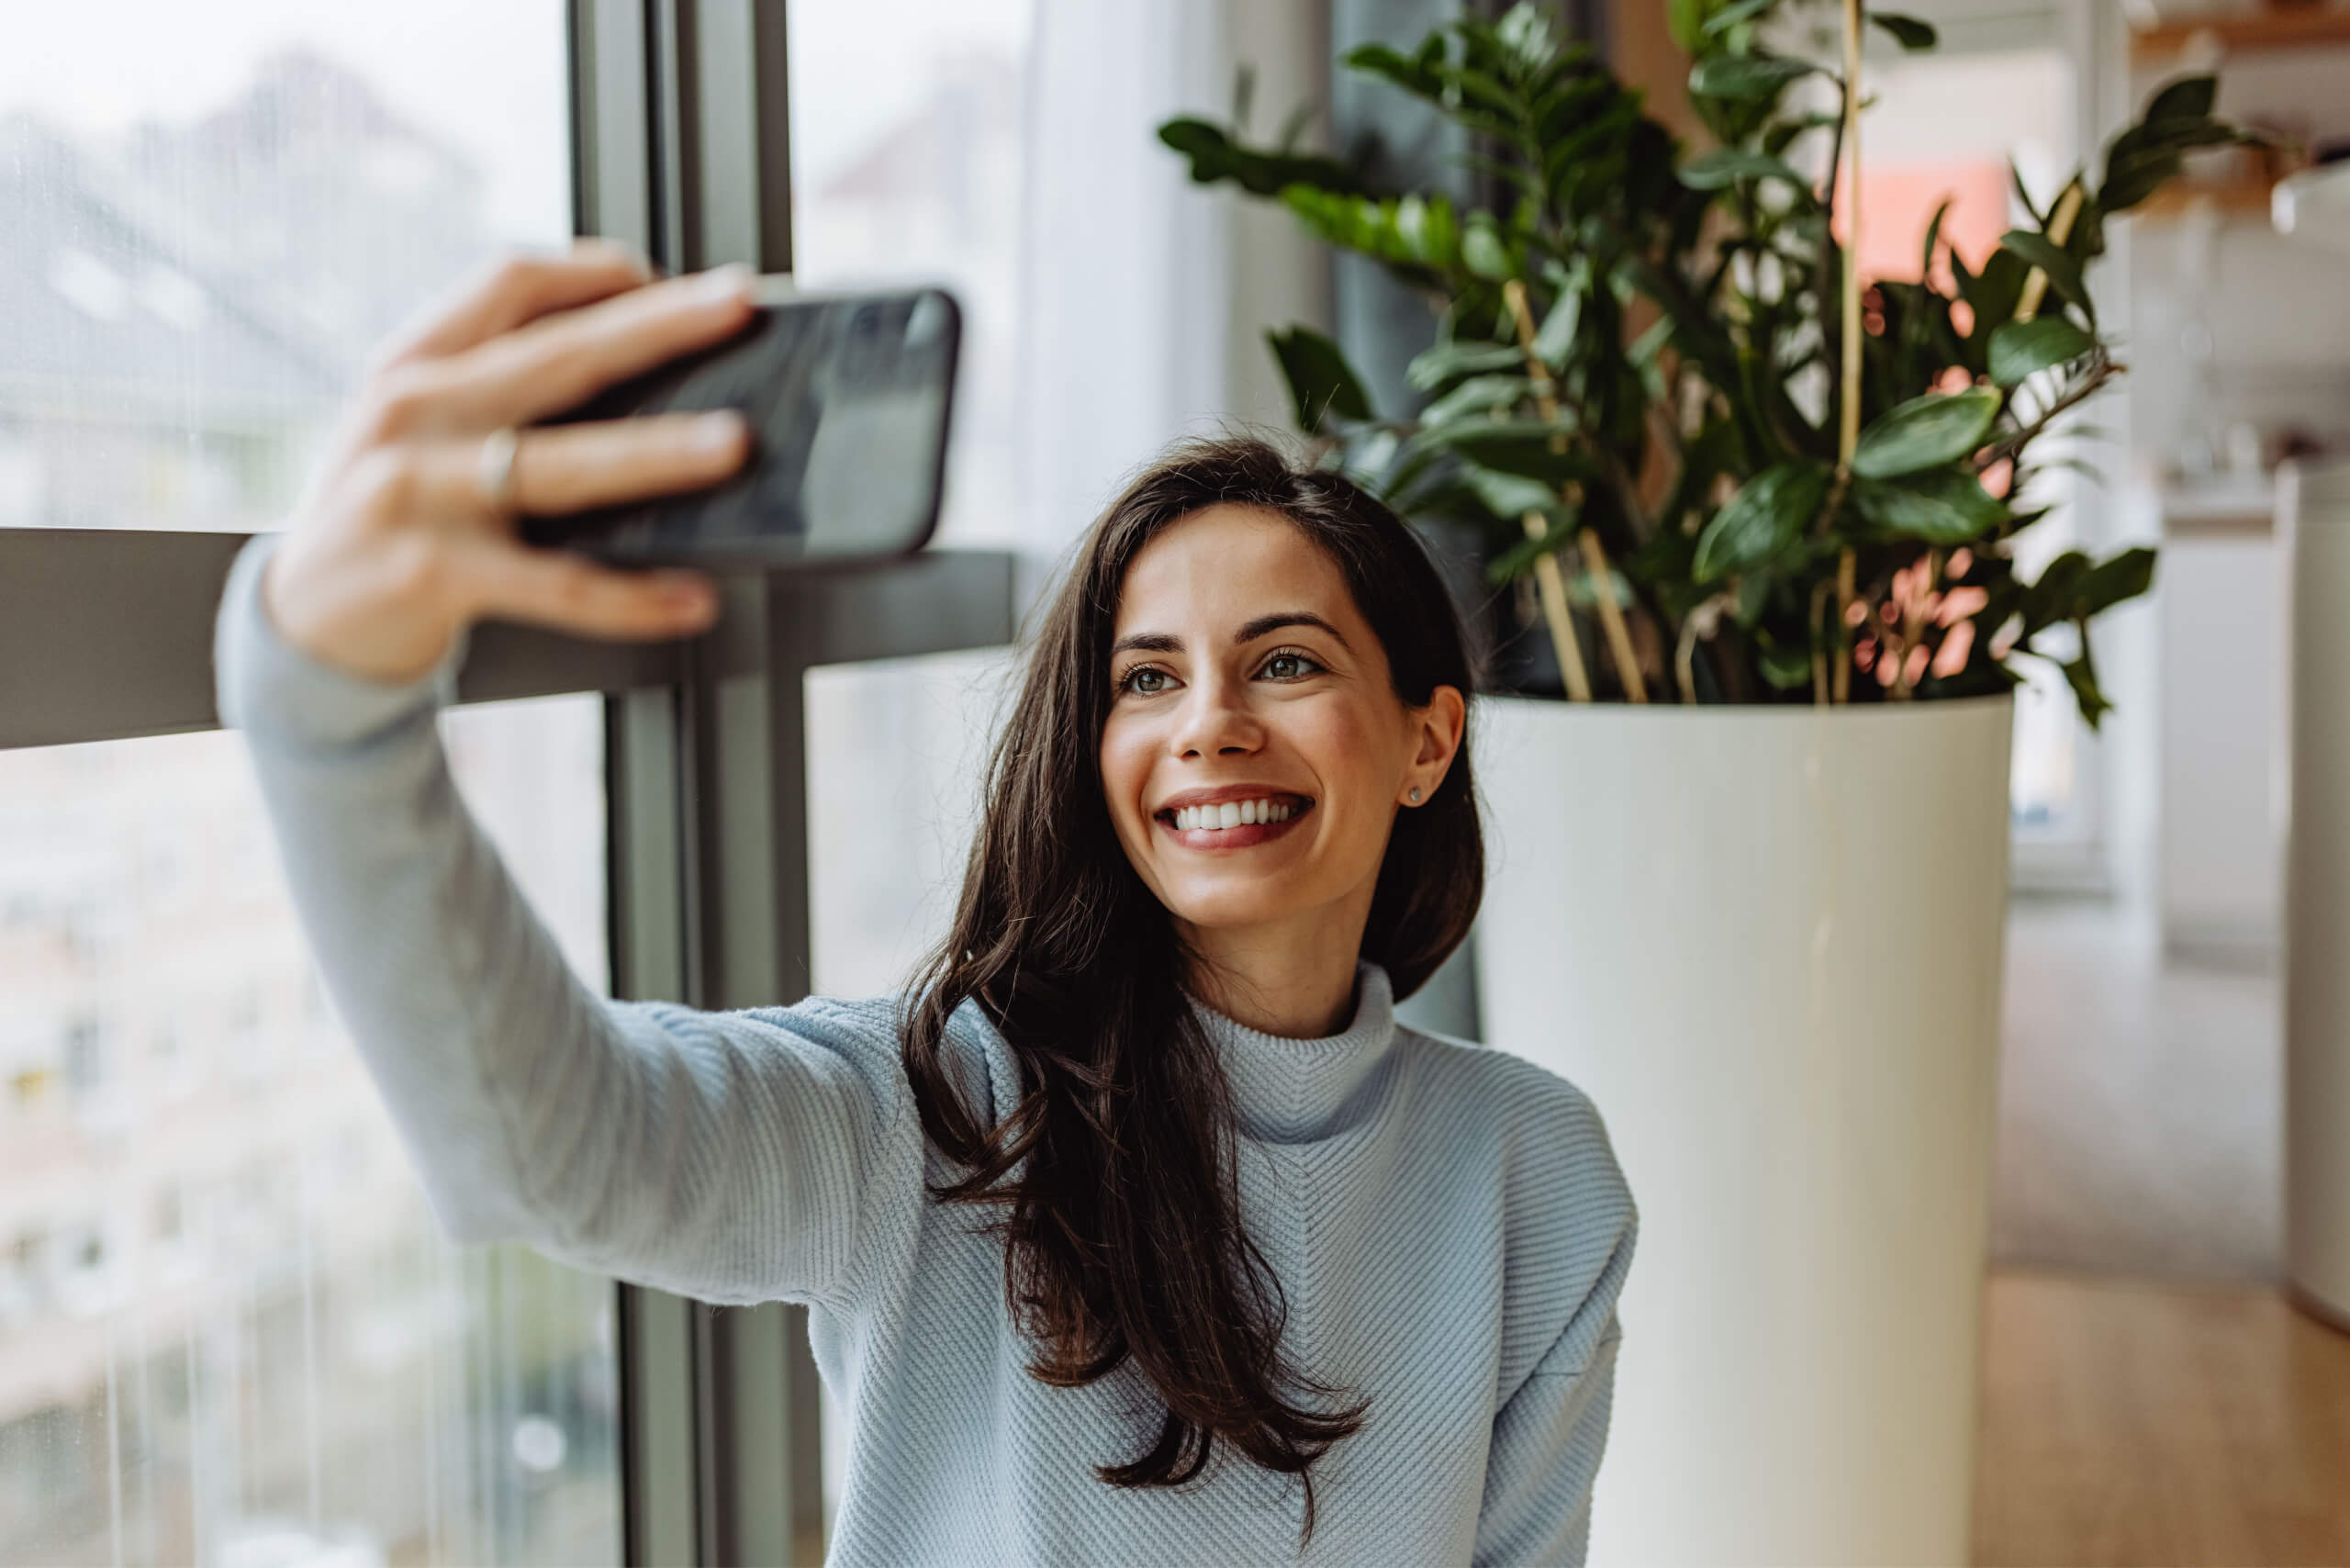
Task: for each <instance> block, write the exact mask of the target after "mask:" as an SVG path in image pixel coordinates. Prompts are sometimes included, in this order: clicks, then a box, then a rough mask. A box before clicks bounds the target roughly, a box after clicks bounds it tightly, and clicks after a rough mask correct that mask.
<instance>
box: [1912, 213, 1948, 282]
mask: <svg viewBox="0 0 2350 1568" xmlns="http://www.w3.org/2000/svg"><path fill="white" fill-rule="evenodd" d="M1957 199H1958V198H1957V197H1956V196H1944V197H1942V205H1941V206H1940V207H1936V208H1934V216H1933V220H1932V221H1931V222H1930V223H1928V224H1927V225H1926V243H1925V245H1924V247H1923V248H1922V250H1921V251H1920V252H1919V253H1920V256H1921V257H1922V259H1921V260H1920V261H1919V263H1918V275H1919V277H1920V278H1923V279H1926V280H1928V281H1931V280H1932V278H1933V275H1934V247H1935V245H1937V244H1938V243H1940V242H1941V241H1942V219H1943V218H1947V217H1949V216H1950V207H1951V203H1952V202H1953V201H1956V200H1957Z"/></svg>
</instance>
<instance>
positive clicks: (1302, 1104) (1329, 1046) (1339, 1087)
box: [1192, 962, 1395, 1143]
mask: <svg viewBox="0 0 2350 1568" xmlns="http://www.w3.org/2000/svg"><path fill="white" fill-rule="evenodd" d="M1192 1011H1193V1012H1194V1013H1195V1014H1197V1015H1198V1017H1199V1020H1200V1024H1201V1025H1202V1027H1203V1028H1204V1029H1205V1030H1206V1031H1207V1036H1208V1038H1209V1039H1211V1040H1213V1041H1214V1043H1215V1047H1216V1049H1217V1051H1218V1053H1219V1055H1220V1057H1221V1058H1222V1060H1223V1062H1224V1070H1225V1077H1226V1078H1228V1079H1229V1080H1230V1081H1231V1083H1232V1103H1233V1107H1234V1109H1235V1110H1236V1111H1237V1113H1238V1116H1239V1122H1240V1130H1241V1131H1242V1132H1243V1133H1244V1134H1246V1135H1247V1136H1248V1137H1252V1138H1255V1139H1257V1140H1258V1141H1259V1142H1262V1143H1311V1142H1314V1141H1315V1140H1317V1139H1320V1138H1326V1137H1334V1136H1336V1135H1337V1134H1338V1133H1342V1132H1344V1131H1346V1130H1347V1129H1348V1127H1351V1126H1354V1125H1355V1124H1356V1123H1357V1122H1359V1121H1360V1120H1361V1119H1362V1118H1363V1117H1364V1116H1365V1115H1368V1114H1370V1112H1371V1108H1372V1107H1373V1106H1374V1105H1376V1104H1377V1103H1378V1100H1379V1092H1380V1085H1381V1083H1382V1081H1383V1079H1384V1076H1385V1075H1384V1074H1383V1073H1382V1072H1381V1071H1380V1069H1381V1068H1382V1065H1383V1064H1384V1063H1385V1062H1386V1060H1387V1058H1388V1056H1389V1050H1388V1047H1390V1046H1391V1045H1392V1044H1393V1042H1394V1038H1395V997H1394V992H1393V989H1392V988H1391V986H1390V985H1389V982H1388V979H1387V971H1386V970H1385V969H1381V968H1380V967H1379V966H1378V965H1377V964H1372V963H1361V962H1359V963H1357V965H1356V966H1355V1014H1354V1020H1353V1022H1351V1023H1350V1024H1348V1025H1347V1027H1346V1030H1345V1031H1344V1032H1343V1033H1341V1034H1337V1035H1327V1036H1323V1037H1322V1038H1320V1039H1315V1040H1297V1039H1291V1038H1288V1037H1287V1036H1281V1035H1268V1034H1266V1033H1265V1032H1264V1031H1262V1030H1261V1029H1251V1028H1249V1027H1248V1025H1245V1024H1240V1023H1236V1022H1235V1021H1234V1020H1232V1019H1230V1018H1227V1017H1225V1015H1224V1014H1221V1013H1218V1012H1217V1011H1215V1009H1214V1008H1212V1007H1210V1006H1209V1005H1208V1004H1207V1003H1205V1002H1201V1001H1199V1000H1197V999H1196V998H1194V999H1193V1002H1192Z"/></svg>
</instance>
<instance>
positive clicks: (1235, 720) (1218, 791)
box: [1101, 505, 1464, 935]
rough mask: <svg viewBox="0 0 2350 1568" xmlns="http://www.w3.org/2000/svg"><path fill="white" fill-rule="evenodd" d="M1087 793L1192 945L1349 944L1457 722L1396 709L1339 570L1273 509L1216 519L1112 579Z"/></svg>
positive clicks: (1193, 521) (1194, 525) (1174, 529)
mask: <svg viewBox="0 0 2350 1568" xmlns="http://www.w3.org/2000/svg"><path fill="white" fill-rule="evenodd" d="M1111 641H1112V649H1111V654H1110V682H1111V689H1112V692H1113V696H1112V699H1111V705H1110V716H1109V720H1108V722H1107V723H1106V724H1105V725H1104V726H1103V729H1102V756H1101V767H1102V790H1103V792H1104V793H1105V795H1106V796H1107V798H1108V801H1109V806H1110V819H1111V821H1112V823H1114V824H1115V826H1116V828H1117V832H1118V840H1119V842H1120V844H1121V845H1123V846H1125V852H1126V857H1127V859H1128V860H1129V861H1131V862H1132V863H1133V865H1134V868H1135V870H1136V872H1137V873H1139V874H1140V875H1141V877H1142V879H1143V880H1144V882H1145V883H1147V885H1148V886H1149V888H1150V890H1151V891H1152V892H1153V893H1155V894H1157V895H1158V900H1159V902H1161V903H1163V904H1165V905H1166V906H1167V908H1168V909H1169V911H1171V912H1172V913H1173V914H1174V915H1175V917H1176V919H1177V920H1179V921H1181V922H1183V923H1184V924H1187V925H1189V926H1191V927H1193V928H1195V929H1196V930H1198V931H1201V932H1206V931H1211V930H1216V929H1228V928H1236V927H1247V926H1261V925H1267V924H1272V923H1276V922H1280V921H1283V920H1288V919H1296V918H1299V917H1307V918H1311V919H1314V920H1315V921H1317V922H1319V921H1323V920H1327V919H1330V918H1333V917H1339V918H1347V917H1350V918H1352V919H1353V920H1354V922H1355V923H1356V924H1355V929H1356V932H1357V933H1358V935H1359V934H1360V926H1361V923H1362V922H1363V921H1364V920H1366V919H1368V917H1369V914H1370V911H1371V893H1372V890H1374V888H1375V887H1376V886H1377V882H1378V877H1379V865H1380V860H1381V858H1382V856H1384V855H1385V853H1386V849H1387V835H1388V832H1389V830H1390V828H1391V827H1392V826H1393V823H1394V818H1395V812H1396V811H1397V810H1398V809H1399V808H1400V809H1403V810H1406V811H1408V810H1411V809H1412V805H1411V801H1410V796H1411V791H1412V790H1414V789H1415V788H1416V789H1418V790H1419V791H1420V800H1421V801H1429V800H1432V799H1434V797H1435V795H1436V790H1437V786H1438V783H1440V782H1441V781H1442V780H1443V778H1444V774H1445V770H1446V768H1447V767H1449V765H1450V764H1451V761H1452V756H1453V753H1454V752H1455V751H1456V750H1457V749H1458V748H1459V746H1460V732H1461V726H1462V722H1463V718H1464V713H1463V709H1462V699H1461V695H1460V692H1459V691H1458V690H1456V689H1454V688H1452V687H1449V686H1447V687H1439V688H1438V689H1437V691H1436V693H1435V694H1434V696H1433V697H1432V698H1431V699H1430V700H1429V702H1428V704H1427V707H1425V708H1408V707H1406V706H1405V705H1404V702H1403V700H1401V699H1399V698H1398V697H1397V696H1396V695H1395V689H1394V686H1393V683H1392V681H1391V680H1390V678H1389V676H1388V668H1387V655H1386V652H1385V650H1384V649H1382V647H1381V646H1380V643H1379V639H1378V637H1377V636H1376V635H1374V634H1373V633H1372V632H1371V625H1370V623H1369V622H1366V621H1365V620H1364V619H1363V618H1362V613H1361V611H1360V610H1358V609H1357V608H1356V606H1355V601H1354V595H1353V594H1352V593H1351V592H1349V591H1348V588H1347V582H1346V578H1345V577H1343V576H1342V575H1341V574H1340V572H1339V570H1338V566H1337V563H1336V562H1334V561H1333V560H1331V559H1330V557H1329V556H1327V555H1326V554H1323V552H1322V550H1321V549H1320V547H1318V546H1317V545H1315V544H1314V543H1311V542H1310V541H1309V540H1308V539H1307V538H1306V537H1305V535H1304V533H1303V532H1300V531H1299V530H1298V529H1297V528H1296V527H1295V526H1294V525H1293V524H1292V523H1291V522H1290V521H1288V520H1287V519H1286V518H1284V517H1282V516H1281V514H1279V513H1278V512H1273V511H1269V510H1264V509H1262V508H1257V507H1248V506H1237V505H1218V506H1212V507H1209V508H1206V509H1204V510H1201V511H1197V512H1194V513H1192V515H1191V516H1189V517H1187V518H1184V519H1183V520H1181V521H1179V522H1176V523H1173V524H1172V525H1170V526H1169V527H1168V528H1167V529H1165V530H1164V531H1163V532H1160V533H1159V534H1158V537H1157V538H1155V539H1153V540H1152V541H1151V542H1150V543H1149V544H1147V545H1146V546H1145V547H1144V548H1143V550H1142V552H1141V553H1140V554H1137V555H1136V557H1135V559H1134V563H1133V565H1132V566H1129V567H1128V568H1127V571H1126V580H1125V586H1124V588H1123V590H1122V592H1121V593H1120V595H1119V600H1118V615H1117V623H1116V630H1115V631H1114V632H1113V634H1112V639H1111Z"/></svg>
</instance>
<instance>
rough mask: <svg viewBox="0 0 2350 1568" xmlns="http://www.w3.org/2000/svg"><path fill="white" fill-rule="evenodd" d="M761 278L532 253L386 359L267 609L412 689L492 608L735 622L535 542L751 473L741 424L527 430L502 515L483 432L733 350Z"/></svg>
mask: <svg viewBox="0 0 2350 1568" xmlns="http://www.w3.org/2000/svg"><path fill="white" fill-rule="evenodd" d="M750 283H751V274H750V272H749V271H748V269H746V268H742V267H722V268H719V269H717V270H716V271H713V272H707V273H698V274H691V275H688V276H684V277H678V278H672V279H668V280H666V281H663V282H660V283H655V282H653V281H652V280H651V274H649V273H648V272H647V271H646V270H645V268H644V266H643V263H641V262H639V261H638V260H636V259H635V257H634V256H632V254H631V253H630V252H627V251H626V250H624V249H622V248H621V247H620V246H618V245H614V244H611V243H609V242H607V241H593V240H589V241H578V242H576V243H575V244H574V245H573V247H572V249H571V252H570V253H569V254H568V255H554V256H550V255H529V254H522V255H515V256H512V257H509V259H507V260H506V261H504V262H503V263H500V264H499V265H498V266H497V268H496V269H495V270H494V271H491V272H490V273H488V274H487V275H485V276H484V277H482V278H481V279H480V280H479V281H477V282H476V283H474V284H472V285H471V286H468V287H466V288H465V289H464V291H463V292H462V293H461V294H460V295H459V296H458V297H456V299H455V300H454V302H453V304H451V305H450V306H449V307H448V308H445V309H443V310H442V311H440V312H438V313H436V314H434V315H432V316H431V317H429V318H427V319H424V320H423V321H421V322H420V324H419V325H418V326H417V327H415V328H413V329H411V330H408V332H406V333H404V334H403V335H402V336H401V337H400V338H398V339H396V340H395V341H394V342H392V343H390V344H388V345H387V346H386V348H385V349H384V350H382V351H381V352H380V353H379V356H378V358H377V359H376V360H375V364H374V367H373V368H372V370H371V371H370V373H369V375H368V376H367V379H366V382H365V384H364V386H363V387H362V389H361V391H360V393H359V396H358V398H357V399H356V401H355V403H354V405H353V408H352V409H351V411H350V413H349V415H348V417H347V418H346V419H345V420H344V422H343V424H342V426H341V430H340V431H339V432H338V434H337V436H336V438H335V440H334V442H333V443H332V445H331V448H330V454H329V456H328V458H327V461H326V464H325V465H324V467H323V468H321V469H320V470H319V473H318V475H317V476H315V477H314V478H313V479H312V481H311V483H310V486H309V487H308V490H307V491H306V492H305V494H304V498H303V499H302V501H301V502H300V504H299V505H298V506H297V509H296V513H295V516H294V518H293V520H292V522H291V525H290V528H289V531H288V537H287V538H286V539H285V541H284V542H283V543H280V544H279V545H278V546H277V547H276V549H275V550H274V553H273V554H271V556H270V559H269V562H268V567H267V570H266V571H265V572H264V573H263V578H262V585H261V590H262V603H263V608H264V609H265V610H267V612H268V614H269V618H270V620H271V621H272V622H274V623H275V625H276V627H277V630H278V633H279V634H280V635H281V636H283V637H284V638H285V639H286V640H287V641H288V642H290V643H292V644H295V645H296V646H297V647H299V648H301V649H302V650H303V651H305V652H307V653H308V654H310V655H313V656H314V657H317V658H319V659H321V660H323V661H325V662H326V663H328V664H330V665H334V666H338V667H340V668H341V669H343V670H346V671H349V672H350V673H352V674H354V675H360V676H365V677H369V678H375V679H377V680H383V681H390V682H405V681H408V680H413V679H415V678H418V677H420V676H422V675H423V674H425V673H426V672H427V671H429V670H431V668H432V667H433V666H435V665H437V664H438V663H439V662H440V661H441V658H442V655H444V654H445V653H447V651H448V649H449V646H450V644H452V643H453V642H454V641H455V640H456V637H457V634H458V633H459V632H461V631H462V630H464V628H465V627H466V626H468V625H470V624H472V622H474V621H476V619H478V618H480V617H483V616H486V615H495V616H498V617H501V618H503V619H507V620H512V621H527V622H536V623H538V624H540V625H543V626H552V627H554V628H556V629H558V630H561V631H565V632H573V633H581V634H584V635H589V636H600V637H632V638H653V637H675V636H681V635H684V634H685V633H690V632H698V631H699V630H701V629H702V628H703V627H705V626H707V625H708V624H709V623H710V622H711V619H712V618H713V617H714V616H715V615H716V613H717V596H716V594H715V592H714V591H713V589H712V588H711V584H710V582H709V580H708V579H707V578H706V577H702V576H701V575H700V574H699V573H695V572H677V571H669V572H630V571H622V570H618V569H614V568H611V567H606V566H599V565H597V564H596V563H594V562H592V561H590V560H588V559H587V558H586V557H584V556H582V555H579V554H575V553H573V552H571V551H567V550H553V549H540V548H537V547H535V546H532V545H528V544H524V543H520V541H519V540H518V539H517V538H516V537H515V519H514V514H515V513H517V512H537V513H558V512H569V511H577V510H585V509H587V508H588V507H593V506H600V505H604V504H607V503H610V502H614V501H624V500H631V499H634V498H639V497H643V496H653V495H661V494H666V493H668V492H672V491H677V490H690V489H698V488H699V487H703V486H707V485H711V484H715V483H717V482H718V481H719V480H721V479H723V478H724V477H726V476H727V475H729V474H732V473H733V472H734V470H735V469H736V468H738V467H740V466H741V465H742V463H743V459H744V454H746V453H748V451H749V450H750V432H749V430H748V427H747V426H746V425H745V424H744V420H742V418H741V416H739V415H737V414H734V413H732V412H722V413H716V414H660V415H655V416H651V417H647V418H643V419H629V420H602V421H598V422H581V423H576V424H565V425H560V426H555V427H551V428H544V429H533V430H524V431H520V440H519V442H517V445H516V448H515V452H514V460H513V467H512V471H511V474H512V477H511V483H510V486H509V494H510V501H511V507H510V510H505V511H501V510H498V508H496V507H494V506H492V505H491V504H490V501H489V498H487V496H486V495H485V493H484V489H483V476H482V467H483V459H482V452H483V442H484V441H485V439H486V438H487V436H488V435H489V434H490V432H492V431H497V430H498V429H500V428H502V427H505V426H509V425H513V426H522V425H527V424H529V423H530V421H532V420H536V419H540V418H542V417H543V416H545V415H548V414H553V413H557V412H560V411H561V410H563V409H570V408H573V407H576V405H578V404H579V403H582V402H584V401H586V400H587V399H588V398H589V397H591V396H593V395H594V394H595V393H596V392H598V391H599V390H601V389H602V388H604V387H605V386H610V385H611V384H612V383H614V382H617V381H621V380H625V379H626V378H627V377H629V376H631V375H635V374H637V373H638V372H640V371H643V370H647V369H650V368H652V367H653V366H655V365H656V364H661V363H663V362H664V361H666V360H669V359H672V358H675V357H676V356H677V355H679V354H683V353H690V352H691V351H693V350H695V349H699V348H702V347H704V346H706V345H708V344H711V343H713V342H719V341H720V340H722V339H723V338H725V337H727V336H729V335H731V334H732V333H733V332H734V331H736V330H739V329H740V328H741V327H742V326H743V325H744V323H745V322H746V321H747V320H748V319H750V316H751V313H752V310H753V308H754V307H753V306H752V304H751V300H750V293H749V286H750Z"/></svg>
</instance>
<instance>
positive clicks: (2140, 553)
mask: <svg viewBox="0 0 2350 1568" xmlns="http://www.w3.org/2000/svg"><path fill="white" fill-rule="evenodd" d="M2153 587H2154V552H2153V551H2152V550H2150V549H2147V548H2146V547H2145V546H2144V545H2139V546H2138V547H2136V548H2134V549H2130V550H2124V551H2122V552H2121V554H2119V555H2116V556H2114V557H2112V558H2111V559H2110V560H2105V561H2099V562H2098V564H2097V565H2096V566H2092V567H2090V568H2089V570H2088V571H2087V573H2085V574H2084V575H2083V576H2082V577H2081V582H2080V587H2079V588H2077V589H2076V590H2075V598H2074V606H2075V613H2076V615H2077V616H2079V617H2081V618H2084V619H2086V618H2087V617H2088V616H2091V615H2101V614H2103V613H2104V612H2105V611H2106V610H2110V609H2112V608H2113V607H2114V606H2115V605H2117V604H2120V603H2121V601H2122V600H2124V599H2136V598H2137V597H2138V596H2139V595H2140V594H2143V593H2144V592H2145V591H2146V590H2147V589H2149V588H2153Z"/></svg>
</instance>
